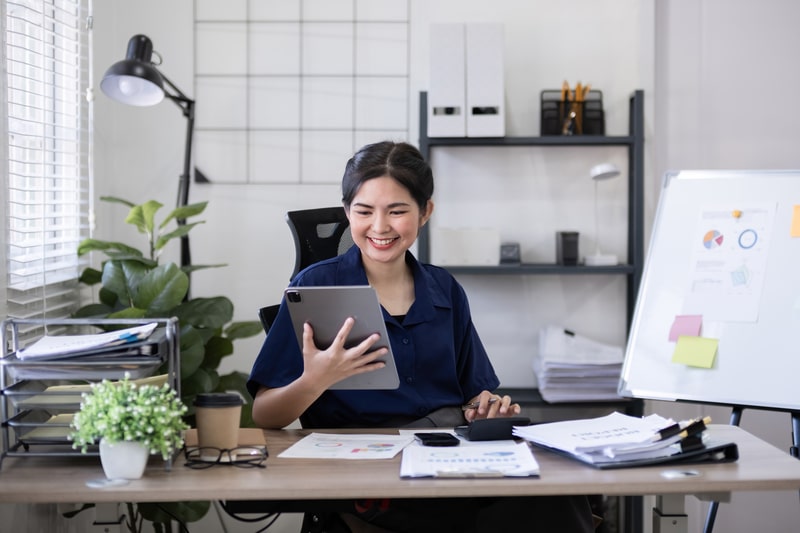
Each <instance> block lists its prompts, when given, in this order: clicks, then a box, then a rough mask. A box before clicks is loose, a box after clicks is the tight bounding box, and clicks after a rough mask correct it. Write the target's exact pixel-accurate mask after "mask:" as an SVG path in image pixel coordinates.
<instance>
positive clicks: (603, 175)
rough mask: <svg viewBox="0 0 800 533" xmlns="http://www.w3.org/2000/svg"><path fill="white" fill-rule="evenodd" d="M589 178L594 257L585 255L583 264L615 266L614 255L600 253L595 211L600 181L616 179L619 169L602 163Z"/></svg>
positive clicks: (594, 168) (598, 225)
mask: <svg viewBox="0 0 800 533" xmlns="http://www.w3.org/2000/svg"><path fill="white" fill-rule="evenodd" d="M589 176H590V177H591V178H592V181H594V230H595V231H594V232H595V249H594V255H587V256H586V258H585V263H586V265H588V266H606V265H616V264H617V256H616V255H614V254H603V253H600V223H599V222H598V214H597V212H598V209H597V197H598V191H597V187H598V184H599V183H600V182H601V181H604V180H607V179H611V178H616V177H617V176H619V169H618V168H617V167H616V166H615V165H613V164H611V163H602V164H599V165H595V166H593V167H592V169H591V171H590V172H589Z"/></svg>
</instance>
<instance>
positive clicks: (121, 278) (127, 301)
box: [103, 260, 148, 307]
mask: <svg viewBox="0 0 800 533" xmlns="http://www.w3.org/2000/svg"><path fill="white" fill-rule="evenodd" d="M147 272H148V268H147V267H146V266H144V265H143V264H141V263H139V262H137V261H116V260H114V261H106V263H105V265H103V286H104V287H105V288H106V289H108V290H110V291H111V292H113V293H114V294H116V295H117V300H118V301H119V303H120V305H121V306H123V307H133V301H134V297H135V291H136V287H137V286H138V285H139V281H140V280H141V279H142V278H143V277H144V276H145V274H147Z"/></svg>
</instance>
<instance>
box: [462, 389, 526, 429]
mask: <svg viewBox="0 0 800 533" xmlns="http://www.w3.org/2000/svg"><path fill="white" fill-rule="evenodd" d="M473 406H476V407H473ZM521 410H522V409H521V408H520V406H519V404H518V403H513V404H512V403H511V396H508V395H506V396H500V395H498V394H492V393H491V392H489V391H483V392H481V393H480V394H479V395H477V396H475V397H474V398H473V399H472V400H470V401H469V402H468V403H467V407H465V409H464V418H466V420H467V422H472V421H473V420H478V419H479V418H500V417H509V416H517V415H518V414H519V413H520V411H521Z"/></svg>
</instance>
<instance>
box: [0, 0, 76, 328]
mask: <svg viewBox="0 0 800 533" xmlns="http://www.w3.org/2000/svg"><path fill="white" fill-rule="evenodd" d="M3 2H4V4H5V5H4V7H5V13H4V16H3V21H4V28H3V34H4V43H3V44H4V48H5V58H4V59H5V63H6V77H5V79H4V80H3V81H4V83H3V85H4V87H3V89H4V91H5V93H6V94H5V96H6V99H5V101H6V102H7V108H6V110H5V111H6V113H5V115H6V116H5V117H4V119H5V120H4V122H5V127H6V129H7V139H8V145H7V146H6V147H5V150H6V152H5V153H6V158H5V163H6V169H5V170H6V176H7V182H6V183H5V187H6V190H5V193H6V194H5V196H6V220H5V224H6V234H7V239H6V242H5V246H6V253H5V254H4V255H5V257H6V264H5V267H6V303H7V315H8V316H9V317H13V318H60V317H65V316H67V315H69V313H70V312H71V311H72V310H74V309H75V308H77V306H78V304H79V303H80V290H79V286H78V283H77V278H78V276H79V275H80V271H81V269H82V267H83V265H82V264H81V261H80V260H79V258H78V257H77V254H76V250H77V247H78V243H79V242H80V241H81V240H82V239H84V238H86V237H87V236H89V231H90V227H89V214H90V212H91V207H92V206H91V198H92V195H91V185H92V180H91V174H92V172H91V170H92V164H91V141H92V116H91V110H92V107H91V98H90V97H89V96H90V94H91V91H90V89H89V88H90V87H91V86H92V85H91V63H90V61H91V42H90V38H91V31H90V22H91V19H90V9H91V0H14V1H7V0H3Z"/></svg>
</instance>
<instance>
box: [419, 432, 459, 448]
mask: <svg viewBox="0 0 800 533" xmlns="http://www.w3.org/2000/svg"><path fill="white" fill-rule="evenodd" d="M414 437H416V439H417V440H418V441H420V442H421V443H422V445H423V446H458V445H459V443H460V442H461V441H459V440H458V437H456V436H455V435H453V434H452V433H414Z"/></svg>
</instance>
